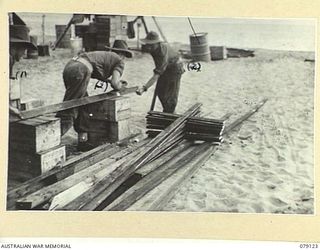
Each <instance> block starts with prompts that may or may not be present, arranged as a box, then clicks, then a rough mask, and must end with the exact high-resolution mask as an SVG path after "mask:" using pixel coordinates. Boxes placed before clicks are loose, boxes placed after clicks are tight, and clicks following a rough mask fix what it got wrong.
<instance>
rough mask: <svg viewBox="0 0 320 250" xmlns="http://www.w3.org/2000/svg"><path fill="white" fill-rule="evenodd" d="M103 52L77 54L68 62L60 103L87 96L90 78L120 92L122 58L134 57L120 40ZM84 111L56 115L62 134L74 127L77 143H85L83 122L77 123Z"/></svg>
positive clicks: (64, 112)
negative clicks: (64, 90) (108, 84)
mask: <svg viewBox="0 0 320 250" xmlns="http://www.w3.org/2000/svg"><path fill="white" fill-rule="evenodd" d="M106 49H107V50H110V51H92V52H87V53H80V54H79V55H78V56H76V57H74V58H72V59H71V60H70V61H69V62H68V63H67V65H66V66H65V68H64V71H63V81H64V84H65V88H66V92H65V95H64V99H63V101H68V100H72V99H78V98H82V97H85V96H88V93H87V87H88V83H89V81H90V78H93V79H97V80H100V81H103V82H106V83H108V82H109V83H110V84H111V87H112V88H113V89H114V90H116V91H117V90H120V89H121V87H122V82H121V81H120V78H121V76H122V73H123V70H124V58H125V57H127V58H131V57H132V55H133V54H132V52H131V51H129V50H128V46H127V43H126V42H125V41H123V40H116V41H115V42H114V45H113V47H112V48H110V47H106ZM84 112H85V107H80V108H74V109H70V110H64V111H60V112H58V114H57V117H59V118H60V119H61V133H62V135H63V134H65V133H66V132H67V131H68V130H69V128H70V127H71V126H72V125H73V126H74V129H75V130H76V132H78V135H79V144H80V142H82V141H83V142H84V143H85V140H86V131H87V130H86V125H85V122H84V123H83V122H79V121H80V120H81V119H82V118H83V116H84V115H83V113H84ZM79 117H80V118H81V119H79ZM81 138H83V140H82V139H81Z"/></svg>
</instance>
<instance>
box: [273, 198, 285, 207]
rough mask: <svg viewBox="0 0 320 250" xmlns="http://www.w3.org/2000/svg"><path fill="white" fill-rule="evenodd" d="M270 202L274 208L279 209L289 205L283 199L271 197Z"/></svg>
mask: <svg viewBox="0 0 320 250" xmlns="http://www.w3.org/2000/svg"><path fill="white" fill-rule="evenodd" d="M269 201H270V202H271V204H273V205H274V206H277V207H284V206H287V205H288V203H286V202H284V201H282V200H281V199H279V198H276V197H270V198H269Z"/></svg>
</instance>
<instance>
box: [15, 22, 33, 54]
mask: <svg viewBox="0 0 320 250" xmlns="http://www.w3.org/2000/svg"><path fill="white" fill-rule="evenodd" d="M29 31H30V30H29V28H28V27H27V26H26V25H10V43H17V44H22V45H25V47H26V49H34V50H37V49H38V48H37V45H36V44H33V43H32V42H31V40H30V36H29Z"/></svg>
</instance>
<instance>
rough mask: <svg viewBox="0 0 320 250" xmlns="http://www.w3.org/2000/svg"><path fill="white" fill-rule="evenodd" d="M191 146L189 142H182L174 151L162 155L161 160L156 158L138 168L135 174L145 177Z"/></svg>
mask: <svg viewBox="0 0 320 250" xmlns="http://www.w3.org/2000/svg"><path fill="white" fill-rule="evenodd" d="M191 145H192V143H191V142H188V141H184V142H182V143H180V144H179V145H178V146H176V147H175V148H174V149H172V150H170V151H169V152H167V153H166V154H164V155H163V156H162V157H161V158H158V159H156V160H154V161H152V162H150V163H148V164H146V165H144V166H142V167H141V168H139V169H138V170H137V171H136V172H135V173H136V174H139V175H141V176H142V177H144V176H146V175H147V174H149V173H151V172H152V171H153V170H155V169H156V168H157V167H158V166H160V165H161V164H164V163H166V162H168V161H169V160H171V159H172V158H173V157H174V156H175V155H177V154H179V153H181V152H183V150H186V149H188V148H189V147H190V146H191Z"/></svg>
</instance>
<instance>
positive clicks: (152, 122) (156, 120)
mask: <svg viewBox="0 0 320 250" xmlns="http://www.w3.org/2000/svg"><path fill="white" fill-rule="evenodd" d="M179 117H181V115H177V114H169V113H163V112H156V111H150V112H149V113H148V115H147V116H146V119H147V134H148V136H149V137H155V136H157V135H158V134H159V133H160V132H161V131H162V130H163V129H165V128H166V127H167V126H168V125H170V124H171V123H172V122H173V121H175V120H176V119H177V118H179ZM224 127H225V124H224V120H221V119H209V118H203V117H190V118H188V120H187V123H186V126H185V128H184V130H185V131H184V138H185V139H189V140H201V141H208V142H214V143H217V144H219V143H221V142H222V141H223V138H222V133H223V130H224Z"/></svg>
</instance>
